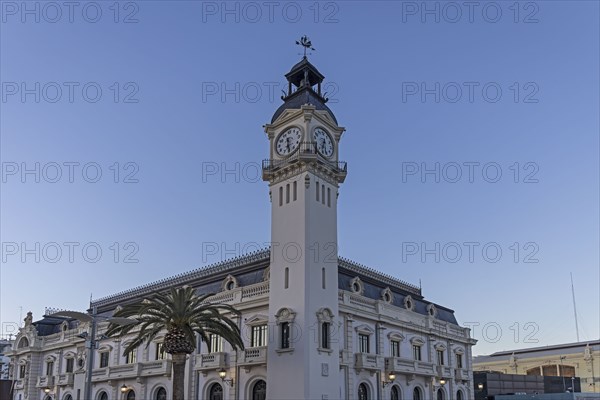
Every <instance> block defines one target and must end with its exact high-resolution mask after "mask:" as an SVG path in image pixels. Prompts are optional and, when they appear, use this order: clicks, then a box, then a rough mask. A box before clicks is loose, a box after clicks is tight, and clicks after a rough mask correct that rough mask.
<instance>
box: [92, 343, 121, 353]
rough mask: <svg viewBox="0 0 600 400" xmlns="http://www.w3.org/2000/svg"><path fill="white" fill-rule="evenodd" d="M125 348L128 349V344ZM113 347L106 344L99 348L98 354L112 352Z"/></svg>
mask: <svg viewBox="0 0 600 400" xmlns="http://www.w3.org/2000/svg"><path fill="white" fill-rule="evenodd" d="M124 347H127V344H124ZM112 349H113V347H112V346H111V345H110V344H107V343H104V344H102V345H101V346H100V347H98V352H100V353H106V352H107V351H111V350H112Z"/></svg>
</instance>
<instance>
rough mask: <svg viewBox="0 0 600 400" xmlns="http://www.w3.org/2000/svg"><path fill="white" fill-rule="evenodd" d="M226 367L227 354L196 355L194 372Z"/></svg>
mask: <svg viewBox="0 0 600 400" xmlns="http://www.w3.org/2000/svg"><path fill="white" fill-rule="evenodd" d="M227 367H228V364H227V353H225V352H216V353H208V354H196V367H195V369H196V370H199V371H204V370H211V369H221V368H227Z"/></svg>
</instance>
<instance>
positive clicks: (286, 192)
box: [285, 183, 290, 203]
mask: <svg viewBox="0 0 600 400" xmlns="http://www.w3.org/2000/svg"><path fill="white" fill-rule="evenodd" d="M285 202H286V203H289V202H290V184H289V183H288V184H287V185H285Z"/></svg>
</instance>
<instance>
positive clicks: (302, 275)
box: [11, 59, 475, 400]
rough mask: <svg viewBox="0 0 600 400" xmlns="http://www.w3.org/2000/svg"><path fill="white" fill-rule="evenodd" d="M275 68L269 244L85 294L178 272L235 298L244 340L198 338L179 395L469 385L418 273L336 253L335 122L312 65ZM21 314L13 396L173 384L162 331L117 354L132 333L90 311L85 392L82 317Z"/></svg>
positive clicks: (290, 398)
mask: <svg viewBox="0 0 600 400" xmlns="http://www.w3.org/2000/svg"><path fill="white" fill-rule="evenodd" d="M286 77H287V79H288V81H289V82H290V85H289V91H288V93H287V95H286V96H285V98H284V104H283V105H282V107H280V109H279V110H277V112H276V114H275V116H274V117H273V120H272V121H271V124H267V125H266V126H265V131H266V133H267V136H268V139H269V142H270V150H269V153H270V158H269V160H266V161H265V163H264V164H263V179H264V180H266V181H268V182H269V192H270V199H271V207H272V214H271V216H272V221H271V231H272V240H271V242H272V244H273V245H272V246H273V247H272V248H271V249H269V250H264V251H259V252H256V253H253V254H250V255H248V256H243V257H239V258H236V259H233V260H230V261H226V262H222V263H219V264H216V265H213V266H209V267H206V268H203V269H199V270H195V271H191V272H189V273H187V274H183V275H179V276H175V277H172V278H168V279H165V280H163V281H160V282H156V283H153V284H149V285H146V286H143V287H139V288H135V289H132V290H130V291H127V292H124V293H119V294H116V295H114V296H110V297H107V298H103V299H99V300H96V301H94V302H93V304H92V305H93V307H94V308H95V309H97V312H98V315H99V317H98V319H100V320H102V318H103V317H108V316H110V315H112V313H114V311H115V309H116V308H117V307H119V306H120V305H122V304H124V303H128V302H131V301H135V300H140V299H141V298H143V296H146V295H149V294H151V293H153V292H156V291H161V290H165V289H168V288H171V287H176V286H182V285H190V286H192V287H194V288H196V289H197V291H198V292H199V293H216V294H215V295H214V296H213V297H211V299H210V301H212V302H221V303H228V304H231V305H233V306H234V307H235V308H237V309H238V310H239V311H240V312H241V316H239V317H235V319H236V321H237V323H238V324H239V327H240V329H241V331H242V335H243V338H244V341H245V347H246V349H245V350H243V351H237V352H234V351H232V350H231V348H230V346H229V345H228V344H227V343H221V342H219V340H218V338H215V341H214V342H212V343H211V344H209V345H207V344H205V343H202V344H201V345H199V346H198V349H197V354H192V355H190V356H189V358H188V363H187V369H186V394H185V396H186V399H190V400H192V399H193V400H200V399H211V400H222V399H230V400H237V399H249V400H264V399H272V400H283V399H287V400H299V399H311V400H317V399H318V400H324V399H326V400H335V399H349V400H354V399H357V400H370V399H410V400H463V399H464V400H466V399H473V398H474V394H473V374H472V365H471V347H472V346H473V345H474V344H475V340H473V339H471V337H470V331H469V329H467V328H462V327H460V326H458V324H457V322H456V319H455V317H454V313H453V311H452V310H450V309H448V308H445V307H443V306H441V305H437V304H432V303H429V302H428V301H426V300H425V299H424V298H423V296H422V294H421V289H420V288H419V287H415V286H413V285H410V284H408V283H406V282H403V281H401V280H398V279H396V278H393V277H390V276H387V275H384V274H381V273H378V272H376V271H375V270H373V269H370V268H367V267H364V266H362V265H359V264H356V263H354V262H351V261H349V260H345V259H343V258H339V256H338V253H337V248H338V247H337V202H338V189H339V185H340V184H341V183H343V181H344V179H345V177H346V164H345V163H343V162H340V161H339V153H340V151H339V142H340V139H341V136H342V134H343V132H344V128H342V127H340V126H338V124H337V120H336V119H335V116H334V115H333V113H331V111H330V110H329V109H328V108H327V107H326V106H325V103H326V102H327V100H326V99H325V98H324V97H323V95H321V86H320V85H321V81H322V80H323V76H322V75H321V74H320V73H319V72H318V71H317V70H316V68H314V66H312V65H311V64H310V63H308V61H307V60H306V59H303V60H302V61H301V62H300V63H298V64H296V65H295V66H294V67H293V68H292V71H290V73H288V74H287V75H286ZM293 86H294V87H295V90H292V87H293ZM290 251H291V253H290ZM294 251H296V253H294ZM25 322H26V323H25V326H24V327H23V328H22V329H21V330H20V332H19V335H18V336H17V338H16V340H15V349H14V351H13V352H12V354H11V355H12V361H11V362H12V368H11V374H12V378H13V379H14V381H15V385H14V400H46V399H47V398H52V399H56V400H121V399H122V400H133V399H138V400H139V399H143V400H154V399H156V400H165V399H168V398H170V397H171V380H170V377H171V362H170V360H169V357H168V356H166V357H164V358H163V355H162V354H161V352H160V348H159V343H160V339H161V338H158V339H157V340H156V341H155V342H153V343H150V344H149V345H148V346H147V347H140V348H139V349H137V350H136V351H135V353H134V354H128V355H123V354H122V349H123V348H124V347H125V345H126V344H127V342H128V340H130V338H128V337H125V338H122V339H119V340H115V339H110V338H105V337H103V336H102V333H103V331H104V330H105V329H106V323H100V324H99V332H98V335H97V336H96V337H97V338H99V340H98V341H97V346H96V349H95V350H94V354H95V356H94V358H95V362H94V368H93V370H92V371H93V372H92V384H93V386H92V396H93V397H92V399H84V398H83V396H84V395H83V394H84V388H85V375H86V373H85V372H86V371H85V368H86V365H87V364H86V357H87V354H88V349H86V348H85V342H86V339H85V333H89V332H90V326H87V325H86V324H83V323H81V324H80V323H77V321H74V320H64V319H60V318H50V317H45V318H44V319H43V320H40V321H37V322H36V323H33V321H32V317H31V315H28V318H27V319H26V321H25ZM222 370H224V371H225V372H226V377H225V378H224V380H223V379H221V378H220V377H219V371H222ZM392 373H393V374H394V375H395V378H394V379H393V381H392V380H391V379H390V374H392ZM122 387H123V388H124V389H126V391H125V392H121V388H122ZM44 389H45V390H44ZM46 392H47V393H46Z"/></svg>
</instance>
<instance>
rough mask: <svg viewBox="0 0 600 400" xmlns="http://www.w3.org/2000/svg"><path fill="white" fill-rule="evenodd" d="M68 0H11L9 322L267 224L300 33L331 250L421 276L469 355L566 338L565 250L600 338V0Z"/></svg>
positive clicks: (229, 245)
mask: <svg viewBox="0 0 600 400" xmlns="http://www.w3.org/2000/svg"><path fill="white" fill-rule="evenodd" d="M23 4H27V7H29V8H28V10H33V11H31V13H28V12H27V10H25V9H24V8H23V7H24V6H23ZM57 4H58V7H57V6H56V5H57ZM60 4H62V3H50V5H48V3H37V2H27V3H21V2H2V10H1V11H2V24H1V29H0V34H1V37H0V46H1V47H0V57H1V60H0V80H1V81H2V99H1V103H0V106H1V110H0V113H1V115H0V128H1V134H2V135H1V142H0V145H1V158H2V190H1V197H0V199H1V227H0V228H1V229H0V233H1V235H2V239H1V241H2V245H3V248H2V256H3V259H2V267H1V283H0V290H1V293H0V301H1V305H0V312H1V315H0V320H1V322H2V324H3V325H2V330H3V332H2V333H3V334H6V333H8V332H9V331H10V330H12V329H13V326H14V324H15V322H16V323H18V322H19V318H20V307H22V311H23V316H22V317H24V314H25V312H27V311H29V310H31V311H33V313H34V318H39V317H41V315H42V314H43V311H44V307H59V308H69V309H80V310H81V309H85V308H86V307H87V302H88V299H89V296H90V293H92V294H93V296H94V298H98V297H102V296H105V295H109V294H112V293H115V292H118V291H121V290H125V289H128V288H131V287H134V286H137V285H140V284H144V283H148V282H151V281H153V280H156V279H160V278H163V277H166V276H170V275H173V274H177V273H180V272H184V271H188V270H190V269H193V268H197V267H200V266H203V265H208V264H210V263H214V262H218V261H221V260H222V259H223V258H228V257H230V256H232V255H237V254H239V253H240V252H241V251H243V250H244V249H245V250H251V249H254V248H255V247H256V246H255V243H259V244H263V243H267V242H269V241H270V221H269V219H270V211H269V207H270V203H269V197H268V186H267V184H266V183H265V182H262V181H261V180H260V179H256V178H257V177H256V166H257V165H258V164H257V163H259V162H260V161H261V160H262V159H264V158H267V157H268V142H267V139H266V136H265V134H264V132H263V129H262V126H263V125H264V124H265V123H268V122H270V119H271V116H272V115H273V112H274V111H275V110H276V109H277V107H278V106H279V105H280V103H281V100H280V99H279V96H280V94H281V89H283V88H284V87H285V86H284V82H285V79H284V76H283V75H284V74H285V73H286V72H287V71H288V70H289V69H290V67H291V66H292V65H293V64H295V63H296V62H297V61H298V60H299V59H300V58H301V56H300V55H299V53H300V49H299V48H298V46H295V45H294V41H295V40H297V39H298V38H299V37H300V36H302V35H304V34H307V35H308V36H309V37H310V38H311V39H312V42H313V45H314V47H315V48H316V51H314V52H313V54H312V55H310V60H311V62H313V63H314V64H315V65H316V66H317V67H318V68H319V70H320V71H321V72H322V73H323V74H324V75H325V77H326V82H329V84H328V86H326V90H327V91H328V92H329V97H330V103H329V106H330V108H331V109H332V110H333V111H334V113H335V115H336V117H337V119H338V121H339V123H340V125H342V126H345V127H346V128H347V132H346V133H345V135H344V137H343V139H342V142H341V150H340V151H341V158H342V159H343V160H345V161H347V162H348V171H349V172H348V178H347V180H346V182H345V183H344V184H343V185H342V187H341V190H340V197H339V214H338V221H339V253H340V255H342V256H344V257H346V258H350V259H353V260H355V261H357V262H360V263H362V264H365V265H369V266H372V267H374V268H377V269H378V270H381V271H383V272H385V273H388V274H392V275H394V276H397V277H399V278H400V279H403V280H406V281H408V282H412V283H415V284H419V281H421V283H422V286H423V292H424V295H425V296H426V298H428V299H430V300H431V301H434V302H437V303H439V304H442V305H445V306H447V307H450V308H452V309H454V310H455V311H456V316H457V318H458V320H459V321H460V323H461V324H470V325H472V326H474V332H473V336H474V337H475V338H476V339H478V340H479V344H478V345H477V346H476V348H475V351H474V352H475V354H486V353H489V352H492V351H498V350H504V349H512V348H520V347H530V346H538V345H539V346H543V345H550V344H556V343H562V342H570V341H575V339H576V335H575V323H574V318H573V308H572V300H571V286H570V277H569V273H570V272H572V273H573V277H574V283H575V289H576V296H577V310H578V315H579V323H580V325H579V326H580V336H581V339H582V340H584V339H594V338H598V336H599V331H600V321H599V314H600V310H599V303H600V297H599V291H600V290H599V289H600V287H599V285H600V284H599V282H600V275H599V253H598V247H599V246H598V243H599V213H598V203H599V198H598V194H599V176H598V171H599V168H598V166H599V153H598V149H599V143H598V132H599V121H598V109H599V90H598V88H599V80H598V70H599V67H600V66H599V43H598V41H599V39H598V38H599V36H600V35H599V31H598V30H599V29H598V26H599V23H598V21H599V19H598V17H599V8H598V3H597V2H593V1H579V2H577V1H572V2H559V1H538V2H519V3H514V2H503V1H502V2H477V3H476V4H475V5H474V6H473V7H474V8H473V9H471V10H469V9H468V8H467V7H466V6H464V5H462V4H463V3H462V2H445V3H444V2H427V3H422V2H362V1H342V2H319V3H313V2H274V3H272V6H271V7H272V8H269V6H266V5H265V4H264V3H263V2H245V3H244V2H227V3H224V2H201V1H168V2H167V1H140V2H120V3H116V4H117V6H118V7H115V3H114V2H103V1H99V2H78V3H76V5H75V6H74V8H73V9H72V10H69V9H68V8H67V7H66V6H61V5H60ZM424 4H426V5H424ZM515 4H516V5H515ZM36 7H37V8H36ZM425 7H426V8H425ZM98 13H100V14H98ZM36 19H37V20H36ZM94 21H95V22H94ZM115 21H116V22H115ZM36 85H37V86H36ZM27 90H29V91H27ZM59 90H60V91H59ZM71 90H72V91H71ZM98 90H100V91H101V93H100V92H99V91H98ZM70 91H71V92H70ZM36 96H37V97H38V98H36ZM36 163H38V164H37V165H39V175H38V176H37V177H36V175H35V173H30V174H25V175H23V174H22V172H23V169H29V170H35V169H36V168H38V167H36ZM436 169H437V171H438V175H437V176H436V175H435V172H432V173H425V174H423V172H424V171H425V172H426V171H427V170H433V171H436ZM226 170H229V171H234V172H231V173H223V172H224V171H226ZM57 171H60V173H61V175H60V176H58V175H57ZM117 171H118V173H117ZM213 171H216V173H212V172H213ZM70 172H72V173H73V175H72V177H70V176H69V173H70ZM98 172H100V173H101V176H98V175H97V174H98ZM458 172H460V174H461V175H460V176H458V175H457V173H458ZM469 172H472V174H473V175H472V177H471V178H470V177H469ZM498 173H500V174H501V175H500V176H498V175H497V174H498ZM36 178H39V182H36ZM64 243H72V244H67V245H65V244H64ZM115 243H117V244H116V245H115ZM214 243H216V244H217V248H218V251H217V254H213V253H214V252H211V251H207V249H209V248H210V249H214ZM465 243H467V244H465ZM36 244H37V245H38V246H39V250H37V249H36ZM69 246H70V247H69ZM436 246H437V247H436ZM57 248H58V249H60V251H61V253H60V254H59V253H57ZM84 248H85V252H84V251H83V249H84ZM484 248H485V251H483V249H484ZM25 249H28V250H32V251H31V252H29V253H28V252H27V251H25ZM69 249H72V250H73V253H72V256H71V257H70V254H69ZM98 249H100V250H101V251H102V254H101V256H99V257H97V256H96V251H97V250H98ZM117 249H119V250H118V251H117ZM432 249H433V250H432ZM469 249H473V254H472V259H470V258H469ZM498 249H499V250H500V251H501V254H496V251H498ZM517 249H518V250H517ZM428 250H432V251H431V252H429V251H428ZM457 250H460V251H461V254H459V253H457ZM36 256H38V257H39V262H36V260H35V257H36ZM436 256H437V257H438V258H439V260H436ZM96 259H97V260H96ZM135 260H138V262H126V261H135ZM484 327H485V329H483V328H484ZM499 329H500V330H501V332H500V331H499Z"/></svg>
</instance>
